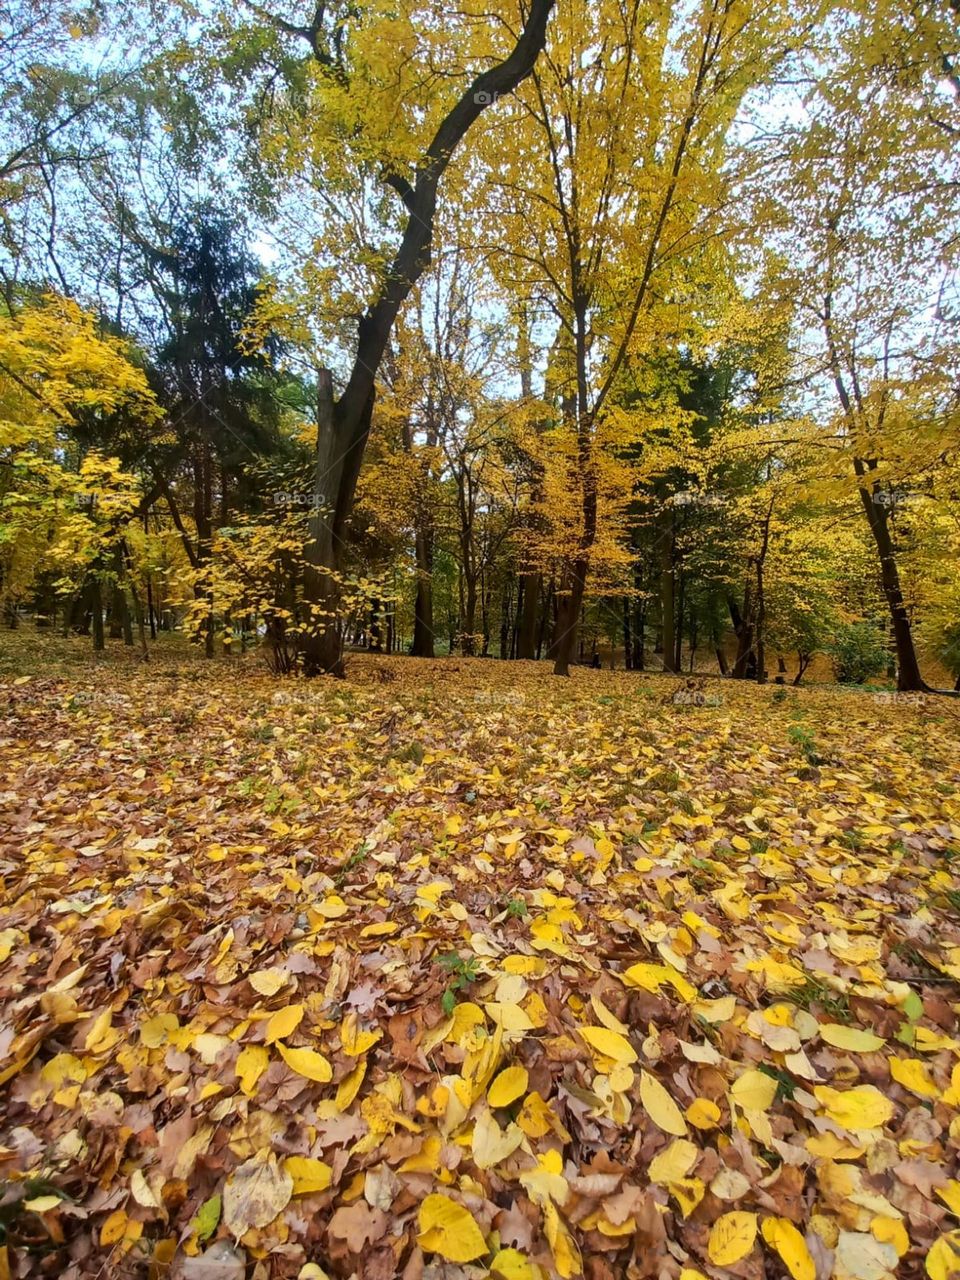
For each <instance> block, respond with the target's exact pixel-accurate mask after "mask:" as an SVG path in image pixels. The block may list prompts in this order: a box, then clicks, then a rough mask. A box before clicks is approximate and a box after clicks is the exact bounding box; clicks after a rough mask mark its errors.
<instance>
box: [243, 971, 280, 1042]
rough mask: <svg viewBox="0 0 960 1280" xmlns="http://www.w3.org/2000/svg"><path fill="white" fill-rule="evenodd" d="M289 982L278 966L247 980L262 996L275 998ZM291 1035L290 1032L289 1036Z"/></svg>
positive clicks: (252, 974) (250, 976)
mask: <svg viewBox="0 0 960 1280" xmlns="http://www.w3.org/2000/svg"><path fill="white" fill-rule="evenodd" d="M289 980H290V979H289V975H288V974H287V973H285V972H284V970H283V969H278V968H277V967H276V966H274V967H273V968H271V969H258V970H257V972H256V973H251V974H250V975H249V977H248V978H247V981H248V982H249V983H250V985H251V987H253V989H254V991H256V992H257V993H258V995H261V996H275V995H276V994H277V992H278V991H279V990H280V988H281V987H285V986H286V985H287V983H288V982H289ZM289 1034H290V1033H289V1031H288V1032H287V1035H289Z"/></svg>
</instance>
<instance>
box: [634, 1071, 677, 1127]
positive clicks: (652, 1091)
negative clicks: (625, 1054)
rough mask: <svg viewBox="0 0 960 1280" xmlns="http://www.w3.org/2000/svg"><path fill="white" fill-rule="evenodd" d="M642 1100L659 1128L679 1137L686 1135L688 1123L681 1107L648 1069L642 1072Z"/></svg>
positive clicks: (648, 1113)
mask: <svg viewBox="0 0 960 1280" xmlns="http://www.w3.org/2000/svg"><path fill="white" fill-rule="evenodd" d="M640 1101H641V1102H642V1103H643V1106H644V1109H645V1110H646V1112H647V1115H649V1117H650V1119H651V1120H652V1121H653V1123H654V1124H655V1125H656V1126H657V1128H659V1129H662V1130H663V1132H664V1133H672V1134H674V1135H675V1136H676V1137H678V1138H685V1137H686V1135H687V1125H686V1121H685V1120H684V1118H683V1113H682V1112H681V1110H680V1108H679V1107H678V1106H677V1104H676V1103H675V1102H674V1100H673V1098H671V1097H670V1095H669V1093H667V1091H666V1089H665V1088H664V1087H663V1085H662V1084H661V1083H660V1081H659V1080H657V1079H656V1077H655V1076H652V1075H650V1074H649V1073H648V1072H646V1071H641V1072H640Z"/></svg>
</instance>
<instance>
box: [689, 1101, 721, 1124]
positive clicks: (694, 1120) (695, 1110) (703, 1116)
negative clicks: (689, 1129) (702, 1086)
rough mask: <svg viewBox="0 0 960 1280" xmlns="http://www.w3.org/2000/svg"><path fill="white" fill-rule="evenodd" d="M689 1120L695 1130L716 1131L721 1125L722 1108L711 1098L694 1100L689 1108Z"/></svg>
mask: <svg viewBox="0 0 960 1280" xmlns="http://www.w3.org/2000/svg"><path fill="white" fill-rule="evenodd" d="M687 1119H688V1120H689V1121H690V1123H691V1124H692V1125H693V1127H694V1128H695V1129H715V1128H716V1127H717V1125H718V1124H719V1123H720V1108H719V1107H718V1106H717V1104H716V1103H715V1102H711V1101H710V1099H709V1098H694V1100H693V1101H692V1102H691V1103H690V1105H689V1107H687Z"/></svg>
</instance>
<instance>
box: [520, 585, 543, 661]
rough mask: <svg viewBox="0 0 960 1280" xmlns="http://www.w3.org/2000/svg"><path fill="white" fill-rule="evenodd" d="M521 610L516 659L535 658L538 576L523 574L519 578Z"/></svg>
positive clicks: (538, 592)
mask: <svg viewBox="0 0 960 1280" xmlns="http://www.w3.org/2000/svg"><path fill="white" fill-rule="evenodd" d="M520 581H521V590H522V591H523V608H522V609H521V611H520V638H519V641H518V644H517V657H518V658H535V657H537V605H538V603H539V600H540V574H539V573H525V574H524V575H523V577H522V578H521V580H520Z"/></svg>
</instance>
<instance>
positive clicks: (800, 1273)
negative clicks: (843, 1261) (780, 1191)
mask: <svg viewBox="0 0 960 1280" xmlns="http://www.w3.org/2000/svg"><path fill="white" fill-rule="evenodd" d="M760 1230H761V1231H762V1232H763V1238H764V1240H765V1241H766V1242H767V1244H768V1245H769V1246H770V1248H771V1249H776V1251H777V1253H779V1255H780V1257H781V1258H782V1259H783V1264H784V1266H785V1267H786V1268H787V1270H788V1271H789V1272H790V1274H791V1276H793V1280H815V1277H816V1274H817V1268H816V1264H815V1263H814V1261H813V1258H812V1257H811V1256H810V1250H809V1249H808V1248H807V1242H806V1241H805V1240H804V1238H803V1236H802V1235H801V1234H800V1232H799V1231H798V1230H797V1228H796V1227H795V1226H794V1225H793V1223H792V1222H791V1221H790V1219H789V1218H764V1220H763V1224H762V1225H761V1228H760Z"/></svg>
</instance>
